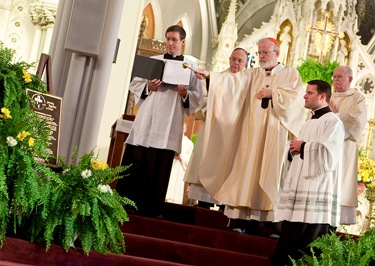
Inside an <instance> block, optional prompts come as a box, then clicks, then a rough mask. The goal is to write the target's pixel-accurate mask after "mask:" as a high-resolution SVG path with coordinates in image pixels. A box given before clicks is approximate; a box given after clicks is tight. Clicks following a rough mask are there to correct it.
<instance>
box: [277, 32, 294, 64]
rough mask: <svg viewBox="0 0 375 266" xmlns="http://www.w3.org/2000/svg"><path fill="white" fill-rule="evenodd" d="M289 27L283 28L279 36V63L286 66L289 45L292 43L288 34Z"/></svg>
mask: <svg viewBox="0 0 375 266" xmlns="http://www.w3.org/2000/svg"><path fill="white" fill-rule="evenodd" d="M290 29H291V28H290V26H285V27H284V29H283V32H282V33H281V35H280V55H279V62H280V63H283V64H286V63H287V60H288V55H289V45H290V42H291V41H292V36H291V35H290V34H289V31H290Z"/></svg>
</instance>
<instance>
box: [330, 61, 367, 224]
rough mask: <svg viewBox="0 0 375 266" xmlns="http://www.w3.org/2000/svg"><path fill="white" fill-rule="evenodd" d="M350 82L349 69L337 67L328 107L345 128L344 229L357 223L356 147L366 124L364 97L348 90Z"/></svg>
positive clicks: (342, 202)
mask: <svg viewBox="0 0 375 266" xmlns="http://www.w3.org/2000/svg"><path fill="white" fill-rule="evenodd" d="M352 80H353V71H352V70H351V68H349V67H347V66H339V67H337V68H336V69H335V70H334V72H333V76H332V81H333V86H334V88H335V90H334V92H333V94H332V98H331V102H330V104H329V107H330V108H331V110H332V112H334V113H336V114H337V115H338V117H339V118H340V119H341V121H342V122H343V124H344V127H345V141H344V171H343V180H342V191H343V193H342V199H341V206H342V209H341V220H340V223H342V224H345V225H349V224H355V223H356V208H357V206H358V196H357V195H358V194H357V176H358V143H359V141H360V139H361V135H362V131H363V129H364V128H365V126H366V123H367V110H366V101H365V97H364V96H363V94H362V93H360V92H359V91H357V90H355V89H353V88H350V83H351V82H352Z"/></svg>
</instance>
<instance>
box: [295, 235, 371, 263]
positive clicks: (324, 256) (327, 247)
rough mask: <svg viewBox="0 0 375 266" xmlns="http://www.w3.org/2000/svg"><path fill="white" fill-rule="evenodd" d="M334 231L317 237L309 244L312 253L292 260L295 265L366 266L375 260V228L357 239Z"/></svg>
mask: <svg viewBox="0 0 375 266" xmlns="http://www.w3.org/2000/svg"><path fill="white" fill-rule="evenodd" d="M342 238H343V236H340V235H337V234H336V233H334V232H331V233H330V234H326V235H323V236H322V237H320V238H317V239H316V240H315V241H313V242H312V243H311V244H310V245H309V246H310V250H311V252H312V255H306V254H305V255H304V256H303V257H302V258H301V259H300V260H298V261H295V260H292V262H293V265H294V266H345V265H347V266H353V265H356V266H366V265H370V263H371V262H372V261H374V260H375V230H374V229H370V230H369V231H367V232H365V233H364V234H363V235H360V236H359V237H358V238H357V239H354V238H353V237H352V236H350V235H346V236H345V239H342Z"/></svg>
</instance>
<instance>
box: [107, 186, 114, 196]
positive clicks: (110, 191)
mask: <svg viewBox="0 0 375 266" xmlns="http://www.w3.org/2000/svg"><path fill="white" fill-rule="evenodd" d="M106 187H107V191H108V192H109V193H111V195H112V194H113V191H112V188H111V187H110V186H109V185H106Z"/></svg>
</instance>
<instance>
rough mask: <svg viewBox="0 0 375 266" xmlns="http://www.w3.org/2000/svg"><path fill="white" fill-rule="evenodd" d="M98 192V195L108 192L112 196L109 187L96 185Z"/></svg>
mask: <svg viewBox="0 0 375 266" xmlns="http://www.w3.org/2000/svg"><path fill="white" fill-rule="evenodd" d="M98 190H99V191H100V193H106V192H109V193H111V195H112V194H113V191H112V189H111V187H110V186H109V185H98Z"/></svg>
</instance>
